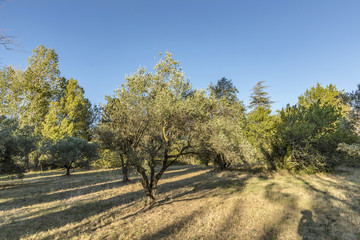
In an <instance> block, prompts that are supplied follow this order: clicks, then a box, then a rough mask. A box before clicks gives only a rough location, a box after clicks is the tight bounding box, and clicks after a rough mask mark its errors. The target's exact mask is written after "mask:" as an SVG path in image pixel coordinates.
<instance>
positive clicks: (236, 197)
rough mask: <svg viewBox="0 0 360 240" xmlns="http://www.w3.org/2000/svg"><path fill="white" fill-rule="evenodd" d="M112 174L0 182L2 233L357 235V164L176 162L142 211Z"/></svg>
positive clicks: (138, 191)
mask: <svg viewBox="0 0 360 240" xmlns="http://www.w3.org/2000/svg"><path fill="white" fill-rule="evenodd" d="M132 179H133V181H132V183H130V184H126V185H124V184H123V183H122V182H121V175H120V171H118V170H112V171H111V170H100V171H99V170H97V171H77V172H75V173H73V175H72V176H70V177H65V176H63V171H51V172H46V173H30V174H26V176H25V178H24V180H22V181H20V180H10V179H8V178H6V177H2V178H0V239H360V169H341V171H340V172H338V173H337V174H333V175H326V174H316V175H290V174H275V175H269V174H262V173H251V172H241V171H232V172H223V173H221V172H213V171H211V169H210V168H205V167H194V166H174V167H172V168H171V169H170V170H169V171H168V172H167V173H166V174H165V175H164V178H163V179H161V180H160V186H159V191H160V195H159V196H158V204H157V205H156V206H154V207H153V208H151V209H150V210H147V211H144V210H143V209H142V207H143V196H144V194H143V190H142V188H141V185H140V183H139V182H138V180H139V179H138V178H137V177H136V176H133V178H132Z"/></svg>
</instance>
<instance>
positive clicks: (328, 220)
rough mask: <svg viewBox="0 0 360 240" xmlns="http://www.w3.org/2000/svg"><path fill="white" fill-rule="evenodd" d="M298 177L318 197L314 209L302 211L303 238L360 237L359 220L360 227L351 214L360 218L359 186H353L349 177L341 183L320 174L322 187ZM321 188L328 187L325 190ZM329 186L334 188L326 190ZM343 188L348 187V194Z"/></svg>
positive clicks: (301, 226)
mask: <svg viewBox="0 0 360 240" xmlns="http://www.w3.org/2000/svg"><path fill="white" fill-rule="evenodd" d="M295 178H297V179H298V180H300V181H301V182H302V183H304V185H305V187H306V188H307V189H308V191H309V192H310V193H311V194H312V196H313V199H314V204H313V208H312V210H313V211H310V210H304V211H302V212H301V213H302V218H301V219H300V222H299V226H298V233H299V234H300V235H301V236H302V239H357V238H358V237H359V233H360V230H359V229H360V224H359V223H358V226H357V227H356V226H354V223H352V222H351V218H349V217H350V216H351V215H353V216H357V218H359V219H360V201H359V198H360V192H359V187H357V186H349V185H348V181H349V179H346V178H345V181H341V182H340V183H338V182H335V181H334V182H333V181H330V180H326V179H324V178H322V177H319V176H316V179H317V181H316V182H317V184H320V185H321V186H320V187H318V186H315V185H314V184H313V183H312V182H310V181H307V180H305V179H303V178H300V177H298V176H295ZM314 178H315V177H314ZM320 188H325V190H322V189H320ZM328 188H330V189H331V191H328V190H326V189H328ZM332 191H335V192H337V191H339V194H340V196H346V198H344V199H342V198H339V197H337V196H334V195H333V194H332V193H331V192H332ZM342 191H345V194H343V192H342ZM313 216H315V217H316V219H317V222H315V220H313ZM312 223H313V224H312ZM356 229H357V230H356ZM356 231H357V232H356Z"/></svg>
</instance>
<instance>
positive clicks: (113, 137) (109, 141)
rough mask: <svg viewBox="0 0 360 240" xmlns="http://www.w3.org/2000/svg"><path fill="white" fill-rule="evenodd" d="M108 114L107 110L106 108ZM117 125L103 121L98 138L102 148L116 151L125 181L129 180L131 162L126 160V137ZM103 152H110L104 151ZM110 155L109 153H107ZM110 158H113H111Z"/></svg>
mask: <svg viewBox="0 0 360 240" xmlns="http://www.w3.org/2000/svg"><path fill="white" fill-rule="evenodd" d="M104 114H106V110H104ZM114 128H115V127H114V126H112V125H111V122H108V123H106V122H103V123H101V124H100V125H99V126H98V127H97V128H96V130H95V131H96V139H97V140H98V141H99V142H100V144H101V147H102V149H104V150H108V151H111V152H112V153H116V155H117V159H119V160H120V165H121V168H122V174H123V182H124V183H126V182H129V174H128V169H129V166H128V165H129V163H128V161H127V160H126V158H127V157H126V156H127V151H128V149H127V146H126V139H123V138H122V137H123V136H122V135H121V132H120V130H115V129H114ZM103 153H108V152H106V151H103ZM107 155H109V154H107ZM109 160H113V158H110V159H109Z"/></svg>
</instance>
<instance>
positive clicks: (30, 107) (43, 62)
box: [21, 45, 61, 132]
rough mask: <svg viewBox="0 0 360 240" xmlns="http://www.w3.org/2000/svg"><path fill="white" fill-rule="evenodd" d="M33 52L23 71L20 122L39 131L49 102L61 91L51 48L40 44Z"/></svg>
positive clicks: (58, 72)
mask: <svg viewBox="0 0 360 240" xmlns="http://www.w3.org/2000/svg"><path fill="white" fill-rule="evenodd" d="M33 52H34V54H33V56H31V57H30V58H29V59H28V64H29V65H28V67H27V68H26V70H25V72H24V80H23V87H24V104H23V106H22V107H23V108H24V110H23V111H22V112H23V115H22V116H21V122H22V124H23V125H30V126H34V127H35V131H37V132H41V126H42V122H43V121H44V119H45V115H46V114H47V113H48V111H49V105H50V102H51V101H53V100H56V99H57V95H58V94H59V93H60V92H61V89H60V87H59V86H60V84H59V82H60V70H59V65H58V55H57V54H56V52H55V51H54V50H53V49H46V48H45V47H44V46H42V45H40V46H39V47H38V48H36V49H34V51H33Z"/></svg>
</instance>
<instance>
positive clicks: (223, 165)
mask: <svg viewBox="0 0 360 240" xmlns="http://www.w3.org/2000/svg"><path fill="white" fill-rule="evenodd" d="M214 162H215V164H216V165H217V166H218V167H219V168H220V170H221V171H224V170H226V169H227V168H228V167H229V166H230V164H229V163H227V162H226V159H225V156H223V155H222V154H216V157H215V159H214Z"/></svg>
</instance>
